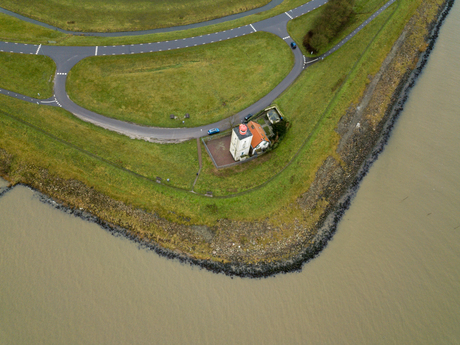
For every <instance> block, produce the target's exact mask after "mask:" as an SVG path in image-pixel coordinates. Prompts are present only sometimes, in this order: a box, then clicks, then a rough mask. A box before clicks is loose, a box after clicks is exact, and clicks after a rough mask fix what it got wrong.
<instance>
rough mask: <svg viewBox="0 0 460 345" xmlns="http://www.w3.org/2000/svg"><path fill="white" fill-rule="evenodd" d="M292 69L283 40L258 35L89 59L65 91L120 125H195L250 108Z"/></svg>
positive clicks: (74, 73)
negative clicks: (157, 50) (183, 47)
mask: <svg viewBox="0 0 460 345" xmlns="http://www.w3.org/2000/svg"><path fill="white" fill-rule="evenodd" d="M293 64H294V57H293V54H292V53H291V50H290V48H289V47H288V45H287V44H285V43H284V42H283V40H281V39H280V38H278V37H276V36H275V35H272V34H269V33H264V32H260V33H259V32H258V33H255V34H251V35H247V36H244V37H239V38H235V39H232V40H227V41H222V42H218V43H214V44H209V45H206V46H199V47H191V48H185V49H178V50H173V51H165V52H158V53H147V54H136V55H128V56H108V57H105V56H104V57H91V58H87V59H84V60H83V61H81V62H80V63H78V64H77V65H76V66H75V67H74V68H73V69H72V70H71V72H70V73H69V76H68V80H67V92H68V94H69V96H70V97H71V99H72V100H73V101H74V102H75V103H77V104H79V105H81V106H83V107H85V108H87V109H90V110H92V111H95V112H97V113H99V114H103V115H106V116H109V117H113V118H116V119H119V120H122V121H128V122H134V123H138V124H141V125H146V126H158V127H195V126H200V125H204V124H208V123H213V122H216V121H219V120H222V119H225V118H227V117H230V116H232V115H234V114H236V113H237V112H239V111H240V110H242V109H244V108H246V107H248V106H250V105H251V104H253V103H255V102H256V101H257V100H259V99H260V98H262V97H263V96H265V95H266V94H267V93H269V92H270V91H271V90H272V89H273V88H274V87H275V86H276V85H277V84H279V83H280V82H281V81H282V80H283V79H284V78H285V77H286V76H287V75H288V74H289V72H290V70H291V68H292V66H293ZM186 113H188V114H190V118H188V119H185V118H184V115H185V114H186ZM171 114H173V115H176V116H177V117H178V119H177V120H171V119H170V115H171ZM183 121H184V123H183Z"/></svg>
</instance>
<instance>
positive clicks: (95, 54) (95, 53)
mask: <svg viewBox="0 0 460 345" xmlns="http://www.w3.org/2000/svg"><path fill="white" fill-rule="evenodd" d="M94 56H97V46H96V51H95V52H94Z"/></svg>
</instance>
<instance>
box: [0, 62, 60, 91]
mask: <svg viewBox="0 0 460 345" xmlns="http://www.w3.org/2000/svg"><path fill="white" fill-rule="evenodd" d="M55 71H56V65H55V63H54V61H53V60H51V59H50V58H49V57H47V56H42V55H25V54H14V53H0V75H1V78H0V87H1V88H3V89H7V90H9V91H13V92H17V93H20V94H22V95H26V96H29V97H35V98H41V99H45V98H49V97H51V96H53V85H54V72H55Z"/></svg>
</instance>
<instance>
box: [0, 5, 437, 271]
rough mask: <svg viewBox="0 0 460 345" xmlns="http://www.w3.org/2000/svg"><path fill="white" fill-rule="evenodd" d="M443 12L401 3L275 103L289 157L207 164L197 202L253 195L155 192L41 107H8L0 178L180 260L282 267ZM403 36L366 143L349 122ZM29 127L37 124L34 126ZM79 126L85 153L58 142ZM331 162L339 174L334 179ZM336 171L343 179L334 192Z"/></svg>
mask: <svg viewBox="0 0 460 345" xmlns="http://www.w3.org/2000/svg"><path fill="white" fill-rule="evenodd" d="M442 4H443V1H441V0H433V1H422V0H418V1H409V0H401V1H399V2H398V3H397V4H395V5H393V6H392V7H391V8H389V9H388V10H387V11H386V13H385V14H382V15H381V16H379V17H378V18H377V19H376V20H374V21H373V22H372V23H371V24H370V25H369V26H368V27H366V28H365V29H364V30H363V31H361V32H360V33H359V34H358V35H357V36H356V37H355V38H354V39H353V40H351V41H350V42H349V43H348V44H347V46H345V47H344V48H343V49H341V50H339V51H338V52H337V53H335V54H333V55H331V56H330V57H328V58H327V59H326V60H324V61H323V62H321V63H318V64H315V65H313V66H311V67H309V68H308V69H307V70H306V72H305V73H303V74H302V75H301V77H300V78H299V79H298V80H297V81H296V83H295V84H294V85H292V87H291V88H290V89H289V90H287V91H286V92H285V93H284V94H283V95H282V96H281V97H280V98H279V99H278V100H277V101H276V103H277V104H278V105H279V106H280V107H281V109H282V111H283V112H284V113H285V114H289V116H288V117H289V120H290V121H291V124H292V127H291V130H290V131H289V132H288V136H287V138H286V140H285V141H283V143H282V145H280V146H279V147H278V149H277V150H275V151H273V152H272V153H271V154H269V155H267V156H266V158H264V159H265V160H266V161H267V162H266V164H261V163H253V162H251V163H248V164H244V165H242V166H241V168H240V167H238V168H232V169H230V170H225V171H223V172H215V171H213V168H212V167H211V166H210V165H209V161H207V159H205V162H204V168H203V175H202V176H200V179H199V180H198V184H197V186H196V187H198V188H196V189H195V190H197V189H201V190H207V187H209V186H210V185H214V186H217V185H220V187H219V188H221V190H222V194H223V193H228V189H232V188H235V185H238V183H239V182H245V183H246V184H245V186H246V187H251V186H254V187H256V188H254V189H253V190H251V191H250V192H248V193H243V194H240V195H233V196H230V195H227V197H221V198H219V197H215V198H206V197H200V196H198V195H194V194H193V193H190V192H185V191H181V190H178V189H172V188H170V187H167V186H164V185H159V184H157V183H155V182H152V181H150V180H149V179H147V178H146V177H145V176H140V175H141V174H134V173H133V171H132V170H130V169H129V167H128V168H125V169H120V167H119V166H117V165H116V164H113V163H111V162H110V161H108V160H107V159H106V160H101V159H100V158H98V157H96V155H95V154H89V153H88V152H87V151H84V150H82V149H81V147H79V146H78V145H83V144H84V142H85V141H86V140H87V138H88V137H91V136H93V135H94V132H95V131H100V132H101V135H104V136H105V135H108V134H107V133H105V132H104V131H102V130H99V129H96V128H95V127H93V126H91V125H88V124H83V123H80V122H79V121H78V120H76V119H75V118H73V117H72V116H70V115H68V114H66V112H64V111H62V110H60V109H56V108H46V109H47V110H46V113H41V112H44V111H45V110H43V109H45V107H38V106H36V105H33V104H25V103H21V102H20V101H16V100H11V99H7V98H1V101H0V104H1V105H2V110H3V111H2V112H0V122H1V126H0V148H1V150H0V169H1V171H0V173H1V174H2V176H4V177H6V178H7V179H8V180H10V181H12V182H13V183H18V182H23V183H27V184H30V185H32V186H33V187H35V188H37V189H39V190H41V191H43V192H44V193H46V194H47V195H50V196H52V197H54V198H56V199H58V200H61V201H65V202H66V203H67V204H68V205H69V206H71V207H76V208H79V207H82V208H84V209H86V210H88V211H89V212H91V213H93V214H95V215H97V216H98V217H99V218H100V219H101V220H102V221H103V222H107V223H109V224H117V225H120V226H123V227H124V228H125V229H127V231H128V232H129V233H130V234H134V235H135V236H137V237H138V238H141V239H144V240H146V241H152V242H155V243H158V244H159V245H160V246H161V247H162V248H166V249H170V250H173V251H174V252H175V253H188V254H189V255H192V256H193V257H194V258H197V259H205V260H211V261H206V262H233V263H235V262H240V263H260V262H265V263H267V262H283V260H285V259H287V258H292V257H296V255H301V253H302V252H303V251H304V250H305V248H307V249H308V248H309V247H310V246H313V244H314V242H313V238H314V236H315V235H316V231H317V229H318V226H319V225H320V224H321V219H322V218H323V216H324V215H325V214H326V213H328V212H330V211H332V210H334V208H333V207H334V203H335V202H336V201H337V198H338V197H339V196H340V195H341V194H342V193H343V191H344V190H345V189H346V187H347V186H348V185H349V184H350V183H351V182H352V181H353V178H354V174H356V171H357V168H359V166H360V165H361V162H362V160H363V159H365V157H366V156H367V153H368V152H369V151H368V150H369V149H371V148H372V146H373V143H375V140H374V141H370V140H367V139H369V138H371V139H372V138H373V139H375V138H377V137H378V136H379V133H380V130H381V125H382V123H383V122H382V119H383V120H385V119H386V117H385V114H386V112H387V109H388V108H389V107H390V106H391V104H392V102H393V101H394V99H393V98H392V96H393V95H394V94H395V92H397V86H398V84H399V82H400V81H401V80H402V79H403V78H404V77H405V76H406V75H407V71H410V70H411V69H413V68H414V67H415V62H416V61H417V58H418V56H419V54H420V52H421V51H423V49H424V48H426V42H425V38H426V35H427V33H428V31H427V27H428V26H429V25H428V24H429V23H431V22H433V21H434V20H435V19H436V15H437V13H438V9H439V6H441V5H442ZM414 14H415V15H414ZM387 20H388V21H387ZM407 23H409V25H407V26H406V24H407ZM382 25H383V27H382ZM405 26H406V29H404V27H405ZM402 32H405V36H404V40H403V41H402V42H403V45H402V46H398V49H397V50H396V55H395V56H394V57H392V59H391V61H390V62H388V64H387V66H386V67H385V74H384V77H381V78H380V79H378V80H377V79H376V80H377V81H378V83H377V86H376V87H375V89H374V91H373V92H372V97H371V101H370V102H369V103H368V105H367V106H366V111H365V112H364V113H363V114H362V115H360V116H361V117H360V118H359V120H360V121H362V131H361V130H360V131H355V128H356V127H355V124H354V123H353V122H351V121H350V123H351V125H349V126H348V127H347V125H346V122H347V121H344V119H347V118H348V117H353V116H355V115H356V113H357V111H358V110H357V109H358V107H357V106H358V105H359V104H362V99H363V98H364V97H363V96H365V95H366V91H369V87H370V85H371V84H372V81H373V80H374V78H377V77H376V76H377V75H378V74H379V71H380V69H381V66H382V64H383V63H384V61H386V60H385V59H386V57H387V55H388V54H389V53H390V51H391V50H392V47H393V45H394V43H395V42H396V40H397V39H398V37H400V35H401V33H402ZM334 68H336V69H334ZM49 109H53V110H49ZM49 112H56V114H55V116H56V119H58V118H61V117H66V118H68V124H66V123H64V124H63V125H62V126H63V127H61V128H57V129H56V130H55V132H54V134H52V133H50V132H49V131H50V130H49V126H50V124H47V123H44V121H43V120H44V119H46V118H47V117H50V113H49ZM31 115H35V117H36V118H35V120H34V121H35V122H34V124H31V117H32V116H31ZM21 116H22V117H21ZM50 121H51V122H52V123H54V122H56V121H52V120H50ZM79 125H80V126H86V127H87V132H86V137H84V138H85V140H82V139H81V140H82V143H77V142H75V143H74V142H72V143H69V142H68V141H69V140H70V139H66V140H68V141H66V140H64V139H60V138H64V137H62V135H63V134H60V133H67V134H69V135H70V138H71V139H72V140H76V138H73V136H72V133H73V127H74V126H75V127H77V126H79ZM361 133H363V134H362V135H363V136H361V137H360V136H359V135H361ZM347 134H349V135H347ZM111 135H112V134H111ZM366 135H367V136H366ZM76 136H77V135H76ZM66 138H67V136H66ZM352 139H358V140H356V141H355V140H352ZM100 140H101V139H99V141H100ZM349 140H351V141H349ZM128 141H129V140H128ZM18 142H20V143H21V145H18V144H17V143H18ZM95 143H97V140H96V141H95ZM145 144H148V145H153V144H149V143H145ZM185 144H188V145H192V144H190V143H185ZM194 144H195V145H196V142H195V143H194ZM116 145H119V142H117V143H116ZM181 145H182V144H181ZM353 145H354V146H353ZM18 146H19V147H18ZM95 146H97V145H95ZM108 146H110V145H108ZM89 147H91V148H92V149H94V150H96V149H99V148H98V147H97V148H94V147H93V146H92V145H89ZM113 147H116V148H118V146H113ZM113 147H112V150H111V151H110V152H113V151H114V150H113ZM150 147H154V146H150ZM165 147H166V146H165ZM160 150H161V148H160ZM115 151H116V150H115ZM179 151H181V150H179ZM179 151H178V152H179ZM110 152H109V153H110ZM128 152H129V150H128ZM109 153H107V154H109ZM100 154H101V153H100ZM112 154H115V153H112ZM101 155H102V154H101ZM160 155H161V153H160ZM130 156H131V157H132V158H133V157H134V156H135V155H133V154H131V155H130ZM137 156H139V155H137ZM142 158H144V157H142ZM147 160H148V157H147V158H145V159H143V160H142V161H147ZM327 162H332V163H331V164H329V165H330V166H332V167H335V170H331V169H329V171H332V173H330V174H329V173H328V166H327V164H326V163H327ZM176 163H177V162H176ZM140 164H141V163H140ZM153 165H155V163H153ZM147 170H148V169H147ZM173 170H175V169H173ZM240 170H244V173H242V172H241V171H240ZM334 171H339V172H340V174H341V176H342V178H341V179H335V180H334V176H336V175H337V174H335V175H334ZM264 173H265V174H266V175H263V174H264ZM340 174H339V175H340ZM322 175H325V178H323V179H322ZM347 175H350V176H351V177H349V178H348V177H347ZM79 181H81V182H79ZM264 183H265V184H264ZM315 188H316V189H315ZM231 193H234V192H233V191H232V192H231ZM222 196H224V195H222ZM246 268H247V267H246ZM228 270H229V271H230V272H232V271H231V270H233V268H232V267H229V268H228ZM233 272H234V270H233Z"/></svg>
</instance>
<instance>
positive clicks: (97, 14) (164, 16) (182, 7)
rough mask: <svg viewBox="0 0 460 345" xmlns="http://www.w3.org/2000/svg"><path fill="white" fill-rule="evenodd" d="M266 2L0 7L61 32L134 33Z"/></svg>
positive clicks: (19, 0) (16, 1)
mask: <svg viewBox="0 0 460 345" xmlns="http://www.w3.org/2000/svg"><path fill="white" fill-rule="evenodd" d="M268 2H270V0H249V1H243V0H213V1H211V0H194V1H189V0H188V1H187V0H186V1H184V0H138V1H136V2H135V4H133V1H130V0H99V1H93V0H78V1H77V0H60V1H54V0H35V1H34V2H33V6H31V4H30V1H28V0H0V7H3V8H6V9H8V10H10V11H13V12H16V13H19V14H22V15H24V16H26V17H30V18H33V19H36V20H38V21H41V22H44V23H47V24H51V25H53V26H56V27H59V28H61V29H65V30H71V31H87V32H117V31H136V30H148V29H156V28H164V27H171V26H179V25H186V24H191V23H198V22H203V21H207V20H211V19H215V18H220V17H224V16H228V15H230V14H234V13H240V12H245V11H248V10H251V9H254V8H258V7H261V6H264V5H266V4H267V3H268Z"/></svg>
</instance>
